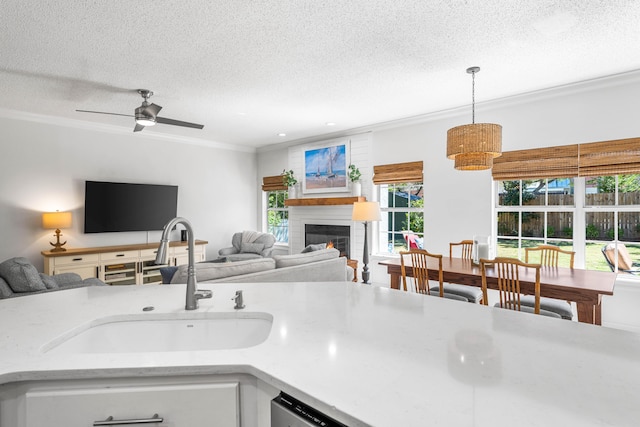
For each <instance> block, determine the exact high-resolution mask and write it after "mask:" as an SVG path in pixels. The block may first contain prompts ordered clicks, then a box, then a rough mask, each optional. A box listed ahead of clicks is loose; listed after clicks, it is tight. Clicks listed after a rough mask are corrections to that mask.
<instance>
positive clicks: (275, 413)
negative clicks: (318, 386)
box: [271, 392, 348, 427]
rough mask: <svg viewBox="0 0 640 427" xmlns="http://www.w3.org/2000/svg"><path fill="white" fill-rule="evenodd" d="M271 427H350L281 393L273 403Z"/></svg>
mask: <svg viewBox="0 0 640 427" xmlns="http://www.w3.org/2000/svg"><path fill="white" fill-rule="evenodd" d="M271 427H348V426H347V425H345V424H342V423H340V422H338V421H336V420H334V419H333V418H330V417H328V416H327V415H325V414H323V413H321V412H319V411H317V410H316V409H314V408H312V407H310V406H308V405H306V404H304V403H302V402H300V401H299V400H298V399H296V398H294V397H291V396H289V395H288V394H286V393H283V392H280V395H279V396H277V397H276V398H275V399H273V400H272V401H271Z"/></svg>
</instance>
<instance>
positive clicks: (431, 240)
mask: <svg viewBox="0 0 640 427" xmlns="http://www.w3.org/2000/svg"><path fill="white" fill-rule="evenodd" d="M638 99H640V72H635V73H629V74H626V75H620V76H614V77H610V78H606V79H601V80H598V81H592V82H588V83H583V84H576V85H572V86H569V87H563V88H557V89H552V90H546V91H542V92H538V93H534V94H529V95H523V96H519V97H514V98H510V99H505V100H500V101H495V102H491V103H485V104H476V122H491V123H499V124H501V125H502V126H503V150H504V151H509V150H517V149H524V148H534V147H546V146H553V145H566V144H575V143H582V142H592V141H601V140H609V139H619V138H630V137H638V136H639V135H640V110H639V109H638ZM470 119H471V108H470V106H469V107H465V108H461V109H459V110H457V111H454V112H446V113H441V114H437V115H431V116H428V117H424V118H416V119H411V120H405V121H402V122H400V121H399V122H397V123H396V124H387V125H384V126H372V127H369V128H362V129H359V130H357V131H359V132H364V131H371V132H372V134H371V135H372V141H373V144H372V153H371V157H372V159H373V164H374V165H379V164H387V163H397V162H407V161H415V160H422V161H423V162H424V184H425V196H424V199H425V247H426V248H427V249H428V250H430V251H433V252H437V253H448V243H449V242H450V241H456V240H462V239H464V238H470V237H472V236H473V235H474V234H484V235H489V234H490V233H491V225H492V214H491V211H492V207H491V194H492V180H491V174H490V172H489V171H479V172H461V171H456V170H455V169H454V168H453V161H452V160H448V159H447V158H446V155H445V153H446V133H447V130H448V129H449V128H451V127H454V126H457V125H461V124H466V123H469V122H470ZM333 136H334V137H337V136H338V135H333ZM325 139H327V138H325ZM308 142H309V141H301V142H300V143H302V144H304V143H308ZM287 150H288V148H287V147H284V146H283V147H282V148H281V149H280V151H277V150H276V149H275V148H274V147H271V148H270V149H269V150H259V151H258V165H259V170H260V171H262V170H275V169H279V170H280V171H281V170H282V168H285V167H287V165H286V164H284V159H286V158H287V155H286V153H287ZM279 153H280V154H279ZM260 171H259V173H260ZM376 264H377V260H376V258H375V257H374V258H373V261H372V265H371V267H372V276H371V279H372V282H374V283H377V284H378V283H379V284H386V283H388V276H387V275H386V271H385V270H384V269H382V268H380V267H378V266H377V265H376Z"/></svg>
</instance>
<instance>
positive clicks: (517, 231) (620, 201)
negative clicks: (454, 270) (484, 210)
mask: <svg viewBox="0 0 640 427" xmlns="http://www.w3.org/2000/svg"><path fill="white" fill-rule="evenodd" d="M576 188H579V189H580V191H577V190H576ZM496 193H497V196H498V197H497V206H496V218H497V220H496V232H497V247H496V255H497V256H509V257H516V258H520V259H524V248H525V247H530V246H537V245H539V244H552V245H557V246H561V247H563V249H567V250H574V251H576V266H584V268H587V269H592V270H604V271H610V269H611V268H610V266H609V264H608V262H607V260H606V258H605V255H604V253H603V249H604V247H605V246H606V245H607V244H609V243H611V242H621V243H623V244H624V245H625V247H626V248H627V250H628V252H629V254H630V255H631V258H632V259H633V260H634V261H636V262H638V261H640V174H628V175H611V176H595V177H577V178H548V179H537V180H535V179H531V180H511V181H496ZM576 224H580V225H581V227H584V228H582V229H581V230H578V229H576ZM614 261H615V259H614Z"/></svg>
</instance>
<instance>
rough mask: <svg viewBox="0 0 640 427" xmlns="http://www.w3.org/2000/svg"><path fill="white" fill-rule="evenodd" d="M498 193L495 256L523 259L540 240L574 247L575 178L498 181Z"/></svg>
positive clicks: (570, 248) (570, 247) (569, 248)
mask: <svg viewBox="0 0 640 427" xmlns="http://www.w3.org/2000/svg"><path fill="white" fill-rule="evenodd" d="M497 194H498V197H497V204H498V206H497V208H496V212H497V228H496V229H497V235H498V238H497V247H496V256H505V257H513V258H520V259H524V248H527V247H535V246H538V245H541V244H550V245H556V246H561V247H562V248H563V249H565V250H574V249H573V246H574V233H573V227H574V216H575V200H574V179H573V178H546V179H531V180H515V181H498V182H497ZM567 266H568V265H567Z"/></svg>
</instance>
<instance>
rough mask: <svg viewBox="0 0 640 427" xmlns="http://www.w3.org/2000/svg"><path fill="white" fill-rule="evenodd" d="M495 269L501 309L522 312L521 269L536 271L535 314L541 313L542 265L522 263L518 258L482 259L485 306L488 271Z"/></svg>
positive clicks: (485, 301) (481, 268) (485, 302)
mask: <svg viewBox="0 0 640 427" xmlns="http://www.w3.org/2000/svg"><path fill="white" fill-rule="evenodd" d="M489 266H492V267H493V271H494V273H495V276H496V279H497V282H498V293H499V296H500V307H502V308H507V309H510V310H517V311H520V310H521V308H522V306H521V304H520V296H521V295H522V292H521V289H520V269H521V268H532V269H535V287H534V298H535V305H534V313H536V314H539V313H540V268H541V267H542V265H541V264H529V263H525V262H522V261H520V260H519V259H517V258H504V257H499V258H495V259H493V260H487V259H481V260H480V270H481V273H482V292H483V294H484V296H485V297H484V298H483V299H484V304H485V305H487V304H488V302H487V298H486V295H487V269H488V268H489Z"/></svg>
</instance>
